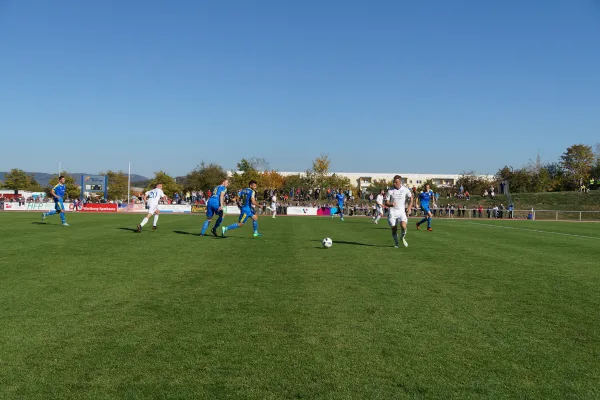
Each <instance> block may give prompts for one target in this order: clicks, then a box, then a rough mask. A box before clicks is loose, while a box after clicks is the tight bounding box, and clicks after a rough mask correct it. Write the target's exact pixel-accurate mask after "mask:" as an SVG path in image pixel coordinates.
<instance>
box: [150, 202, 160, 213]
mask: <svg viewBox="0 0 600 400" xmlns="http://www.w3.org/2000/svg"><path fill="white" fill-rule="evenodd" d="M157 210H158V204H157V205H150V206H148V214H154V213H155V212H156V211H157Z"/></svg>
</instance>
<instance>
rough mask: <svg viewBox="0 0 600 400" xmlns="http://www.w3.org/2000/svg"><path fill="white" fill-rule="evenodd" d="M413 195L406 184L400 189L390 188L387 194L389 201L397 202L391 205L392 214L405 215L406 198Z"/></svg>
mask: <svg viewBox="0 0 600 400" xmlns="http://www.w3.org/2000/svg"><path fill="white" fill-rule="evenodd" d="M411 197H412V194H411V193H410V190H409V189H407V188H406V187H404V186H402V187H401V188H400V189H396V188H392V189H390V190H388V192H387V195H386V199H387V201H388V202H390V203H391V204H394V203H395V204H396V205H395V206H390V215H395V216H402V215H404V214H405V209H406V207H407V205H406V200H408V199H410V198H411Z"/></svg>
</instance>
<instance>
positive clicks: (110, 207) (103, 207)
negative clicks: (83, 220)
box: [81, 203, 118, 212]
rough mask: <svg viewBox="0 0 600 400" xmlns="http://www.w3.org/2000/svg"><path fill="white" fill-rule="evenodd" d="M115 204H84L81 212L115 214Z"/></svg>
mask: <svg viewBox="0 0 600 400" xmlns="http://www.w3.org/2000/svg"><path fill="white" fill-rule="evenodd" d="M117 208H118V206H117V204H90V203H88V204H84V205H83V207H82V208H81V211H83V212H117Z"/></svg>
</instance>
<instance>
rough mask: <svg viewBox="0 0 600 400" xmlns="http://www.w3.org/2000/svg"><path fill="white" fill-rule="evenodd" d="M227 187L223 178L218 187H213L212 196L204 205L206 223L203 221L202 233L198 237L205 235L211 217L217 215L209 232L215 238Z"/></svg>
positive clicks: (221, 218) (227, 184) (227, 180)
mask: <svg viewBox="0 0 600 400" xmlns="http://www.w3.org/2000/svg"><path fill="white" fill-rule="evenodd" d="M227 186H229V179H227V178H225V179H223V181H222V182H221V184H220V185H219V186H217V187H215V189H214V190H213V192H212V195H211V196H210V198H209V199H208V203H207V204H206V221H204V225H202V232H200V236H204V234H205V233H206V230H207V229H208V227H209V225H210V221H212V218H213V216H214V215H218V216H219V218H217V222H216V223H215V226H214V227H213V228H212V229H211V230H210V231H211V232H212V234H213V235H215V236H217V228H219V226H221V222H223V208H224V207H225V194H226V193H227Z"/></svg>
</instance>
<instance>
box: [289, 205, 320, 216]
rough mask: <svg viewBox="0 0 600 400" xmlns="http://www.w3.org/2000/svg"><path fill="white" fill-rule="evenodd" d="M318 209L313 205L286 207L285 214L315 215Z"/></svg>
mask: <svg viewBox="0 0 600 400" xmlns="http://www.w3.org/2000/svg"><path fill="white" fill-rule="evenodd" d="M318 210H319V209H318V208H315V207H288V208H287V215H317V211H318Z"/></svg>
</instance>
